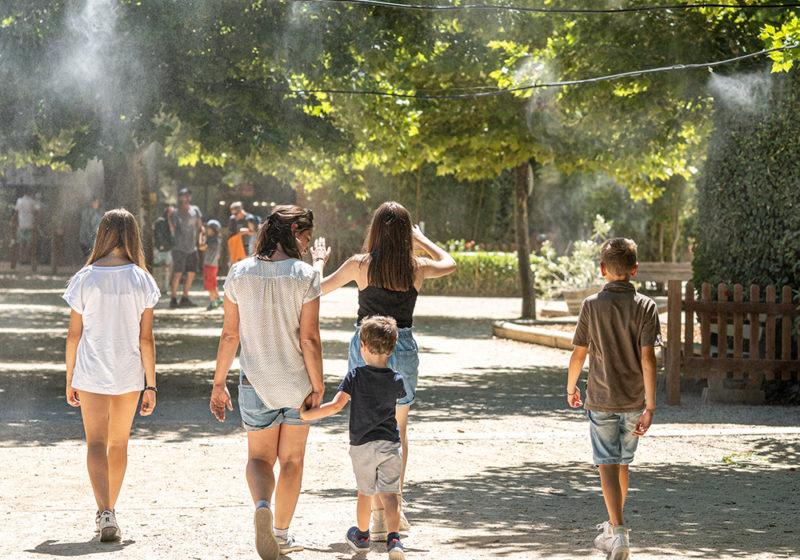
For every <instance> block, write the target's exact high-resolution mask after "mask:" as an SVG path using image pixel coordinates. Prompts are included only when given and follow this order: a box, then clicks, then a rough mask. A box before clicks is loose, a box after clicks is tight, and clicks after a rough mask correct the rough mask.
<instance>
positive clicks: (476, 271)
mask: <svg viewBox="0 0 800 560" xmlns="http://www.w3.org/2000/svg"><path fill="white" fill-rule="evenodd" d="M452 255H453V258H454V259H455V261H456V270H455V272H453V273H452V274H449V275H447V276H444V277H442V278H433V279H430V280H425V285H424V286H423V291H424V293H425V294H430V295H459V296H517V297H518V296H519V274H517V255H516V253H490V252H485V251H481V252H477V253H464V252H455V253H452Z"/></svg>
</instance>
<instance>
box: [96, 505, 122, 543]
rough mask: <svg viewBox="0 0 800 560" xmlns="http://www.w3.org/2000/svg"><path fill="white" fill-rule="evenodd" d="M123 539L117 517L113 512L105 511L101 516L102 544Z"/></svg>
mask: <svg viewBox="0 0 800 560" xmlns="http://www.w3.org/2000/svg"><path fill="white" fill-rule="evenodd" d="M121 537H122V532H121V531H120V530H119V525H117V517H116V515H114V512H113V511H109V510H105V511H104V512H103V513H101V514H100V542H111V541H117V540H119V539H120V538H121Z"/></svg>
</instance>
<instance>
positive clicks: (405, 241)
mask: <svg viewBox="0 0 800 560" xmlns="http://www.w3.org/2000/svg"><path fill="white" fill-rule="evenodd" d="M415 245H416V246H418V247H421V248H422V249H424V250H425V251H426V252H427V253H428V255H429V256H430V258H428V257H419V256H417V255H415V254H414V246H415ZM330 253H331V250H330V248H329V247H326V244H325V239H324V238H319V239H317V240H316V241H315V243H314V248H313V249H312V251H311V254H312V255H313V259H314V267H315V268H316V269H317V270H318V271H319V272H320V274H321V273H322V271H323V269H324V266H325V262H327V260H328V257H329V256H330ZM455 269H456V262H455V261H454V260H453V257H451V256H450V255H449V254H447V252H446V251H444V249H442V248H441V247H439V246H438V245H436V243H434V242H433V241H431V240H430V239H428V238H427V237H425V234H423V233H422V231H421V230H420V229H419V227H418V226H413V227H412V224H411V215H410V214H409V213H408V210H406V209H405V208H404V207H403V206H402V205H401V204H398V203H397V202H384V203H383V204H381V205H380V206H379V207H378V209H377V210H375V214H373V216H372V223H371V224H370V226H369V232H368V233H367V239H366V241H365V243H364V248H363V252H362V253H360V254H358V255H353V256H352V257H350V258H349V259H347V261H345V263H344V264H342V266H341V267H339V269H338V270H337V271H336V272H334V273H333V274H331V275H330V276H327V277H325V278H324V279H323V280H322V293H323V294H327V293H328V292H331V291H333V290H335V289H337V288H340V287H342V286H344V285H345V284H347V283H348V282H352V281H355V282H356V284H357V285H358V320H357V323H356V332H355V334H354V335H353V338H352V339H351V340H350V355H349V358H348V365H347V367H348V369H350V370H352V369H353V368H355V367H358V366H363V365H364V364H365V362H364V359H363V358H362V356H361V351H360V347H361V343H360V341H359V335H358V333H359V325H360V323H361V321H362V320H363V319H364V318H365V317H369V316H372V315H383V316H386V317H392V318H393V319H394V320H395V321H396V322H397V327H398V339H397V345H396V346H395V348H394V352H392V354H391V355H390V356H389V360H388V362H387V363H388V367H389V368H391V369H393V370H395V371H398V372H400V374H401V375H402V376H403V383H404V384H405V391H406V396H405V397H403V398H402V399H400V400H399V401H398V402H397V407H396V410H395V414H396V416H397V425H398V426H399V428H400V439H401V441H402V446H403V476H402V477H401V483H400V488H401V492H402V487H403V480H405V471H406V464H407V462H408V440H407V438H406V426H407V423H408V411H409V407H410V406H411V404H412V403H413V402H414V398H415V395H416V392H417V377H418V369H419V355H418V348H417V342H416V341H415V340H414V337H413V335H412V333H411V330H412V327H413V315H414V306H415V304H416V301H417V294H418V293H419V290H420V289H421V288H422V282H423V280H425V278H438V277H440V276H445V275H447V274H450V273H451V272H453V271H454V270H455ZM373 507H374V508H375V509H376V511H375V512H373V519H372V521H373V525H372V533H373V537H375V538H377V537H378V536H383V535H385V534H386V520H385V517H384V512H383V510H382V509H381V506H380V505H379V504H375V503H373ZM400 529H401V530H408V521H407V520H406V519H405V515H404V514H402V513H401V522H400Z"/></svg>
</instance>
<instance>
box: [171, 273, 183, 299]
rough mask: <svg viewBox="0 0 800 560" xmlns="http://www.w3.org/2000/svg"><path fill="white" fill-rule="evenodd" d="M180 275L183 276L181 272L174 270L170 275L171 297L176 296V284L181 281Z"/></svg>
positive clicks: (178, 284)
mask: <svg viewBox="0 0 800 560" xmlns="http://www.w3.org/2000/svg"><path fill="white" fill-rule="evenodd" d="M181 276H183V273H182V272H176V273H175V274H173V275H172V286H171V287H172V299H175V298H177V297H178V286H180V283H181Z"/></svg>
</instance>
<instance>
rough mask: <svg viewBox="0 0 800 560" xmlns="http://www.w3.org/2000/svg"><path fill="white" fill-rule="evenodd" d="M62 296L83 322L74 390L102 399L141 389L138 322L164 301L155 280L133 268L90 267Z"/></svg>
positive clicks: (83, 270) (128, 265)
mask: <svg viewBox="0 0 800 560" xmlns="http://www.w3.org/2000/svg"><path fill="white" fill-rule="evenodd" d="M62 297H63V298H64V299H65V300H66V302H67V303H68V304H69V306H70V307H71V308H72V309H74V310H75V311H77V312H78V313H80V314H81V316H82V318H83V333H82V334H81V340H80V342H79V343H78V355H77V359H76V361H75V370H74V372H73V377H72V387H73V388H75V389H80V390H82V391H89V392H91V393H100V394H103V395H121V394H123V393H130V392H132V391H141V390H143V389H144V365H143V364H142V354H141V351H140V349H139V331H140V323H141V319H142V313H144V310H145V309H147V308H149V307H155V305H156V303H158V298H159V297H161V292H159V290H158V286H157V285H156V282H155V280H153V277H152V276H150V275H149V274H148V273H147V272H146V271H145V270H143V269H142V268H140V267H138V266H137V265H135V264H126V265H122V266H94V265H89V266H87V267H85V268H83V269H81V270H80V271H78V273H77V274H76V275H75V277H74V278H73V279H72V280H71V281H70V283H69V286H67V289H66V291H65V292H64V295H63V296H62Z"/></svg>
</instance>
